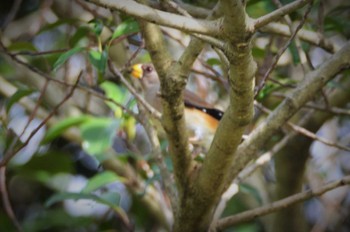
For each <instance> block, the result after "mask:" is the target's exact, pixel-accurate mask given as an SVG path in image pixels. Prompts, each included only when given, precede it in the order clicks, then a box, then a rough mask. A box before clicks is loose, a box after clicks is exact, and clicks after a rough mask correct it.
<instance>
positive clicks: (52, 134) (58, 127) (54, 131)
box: [41, 115, 91, 144]
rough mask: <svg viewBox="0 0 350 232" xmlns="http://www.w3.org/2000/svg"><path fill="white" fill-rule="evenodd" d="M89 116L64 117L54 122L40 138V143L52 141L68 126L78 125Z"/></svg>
mask: <svg viewBox="0 0 350 232" xmlns="http://www.w3.org/2000/svg"><path fill="white" fill-rule="evenodd" d="M90 118H91V117H90V116H87V115H82V116H79V117H72V118H66V119H63V120H62V121H60V122H58V123H57V124H55V125H54V126H53V127H51V128H50V129H49V130H48V131H47V132H46V134H45V137H44V139H43V140H42V142H41V143H42V144H45V143H48V142H50V141H52V140H53V139H55V138H57V137H58V136H60V135H61V134H62V133H63V132H64V131H65V130H67V129H68V128H70V127H73V126H77V125H80V124H81V123H83V122H86V121H87V120H89V119H90Z"/></svg>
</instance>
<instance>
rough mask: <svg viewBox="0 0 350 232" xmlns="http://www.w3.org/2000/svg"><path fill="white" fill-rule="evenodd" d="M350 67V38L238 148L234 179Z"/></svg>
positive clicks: (308, 76)
mask: <svg viewBox="0 0 350 232" xmlns="http://www.w3.org/2000/svg"><path fill="white" fill-rule="evenodd" d="M348 68H350V42H348V43H346V44H345V46H344V47H343V48H342V49H341V50H340V51H339V52H337V53H336V54H335V55H333V56H332V57H331V58H330V59H328V60H327V61H326V62H324V63H323V64H322V66H320V67H319V68H318V69H316V70H314V71H312V72H310V73H308V74H307V75H306V76H305V77H304V78H303V81H302V82H301V84H300V86H299V87H298V88H296V89H295V90H294V91H293V92H292V93H291V94H290V96H289V97H287V98H286V99H285V100H284V101H283V102H282V103H281V104H280V105H279V106H278V107H277V109H276V110H274V112H273V113H272V114H270V115H269V117H268V118H267V119H266V120H265V121H264V122H263V123H261V124H260V125H259V127H257V128H256V129H255V130H254V131H253V132H252V133H251V135H250V136H249V137H248V138H247V140H245V141H244V142H243V143H242V144H241V145H240V146H239V148H238V150H237V152H236V155H235V157H236V158H235V160H234V162H233V163H232V164H234V166H233V168H232V170H231V174H230V180H232V179H234V178H235V177H236V176H237V174H238V173H239V172H240V170H241V169H242V168H244V167H245V165H246V164H247V163H248V162H249V161H251V160H253V159H255V158H256V155H257V153H258V152H257V151H258V149H260V148H261V147H262V146H263V145H264V143H266V141H267V140H268V139H269V138H270V137H271V136H272V135H273V134H274V133H275V132H276V131H277V130H278V129H279V128H280V127H281V126H282V125H284V124H285V123H286V122H287V120H288V119H289V118H290V117H291V116H293V114H295V113H296V112H297V111H298V110H299V108H300V107H302V106H303V105H304V104H305V103H306V102H307V101H309V100H310V99H311V98H313V97H314V96H315V94H316V93H317V91H319V90H320V89H321V88H322V87H323V86H324V85H325V84H326V83H327V82H328V81H329V80H331V79H332V78H333V77H334V76H335V75H336V74H338V73H339V72H340V71H342V70H344V69H348Z"/></svg>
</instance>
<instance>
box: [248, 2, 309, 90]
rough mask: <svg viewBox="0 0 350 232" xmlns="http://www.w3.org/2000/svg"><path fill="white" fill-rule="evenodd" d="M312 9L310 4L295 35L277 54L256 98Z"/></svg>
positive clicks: (259, 87) (259, 86)
mask: <svg viewBox="0 0 350 232" xmlns="http://www.w3.org/2000/svg"><path fill="white" fill-rule="evenodd" d="M311 7H312V4H311V3H310V5H309V7H308V8H307V9H306V12H305V14H304V15H303V18H302V19H301V21H300V23H299V24H298V26H297V27H296V28H295V30H294V32H293V34H292V35H291V37H290V38H289V39H288V41H287V42H286V43H285V45H284V46H283V47H282V48H281V49H280V50H279V51H278V52H277V54H276V56H275V57H274V60H273V63H272V64H271V66H270V67H269V69H268V70H267V71H266V73H265V75H264V77H263V78H262V80H261V82H260V84H259V85H258V88H257V90H256V92H255V97H256V96H257V95H258V94H259V92H260V90H261V89H262V88H263V87H264V86H265V83H266V81H267V80H268V78H269V76H270V74H271V72H272V71H273V70H274V69H275V67H276V65H277V62H278V61H279V59H280V58H281V56H282V54H283V53H284V52H285V51H286V50H287V48H288V47H289V45H290V44H291V42H292V41H293V39H294V38H295V36H296V35H297V33H298V31H299V30H300V29H301V28H302V26H303V25H304V23H305V20H306V18H307V16H308V15H309V13H310V11H311Z"/></svg>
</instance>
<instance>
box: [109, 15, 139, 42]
mask: <svg viewBox="0 0 350 232" xmlns="http://www.w3.org/2000/svg"><path fill="white" fill-rule="evenodd" d="M138 31H140V27H139V24H138V23H137V21H135V20H134V19H128V20H125V21H124V22H122V23H121V24H119V25H118V26H117V28H116V29H115V30H114V32H113V35H112V38H111V41H112V40H114V39H116V38H118V37H119V36H121V35H126V34H132V33H136V32H138Z"/></svg>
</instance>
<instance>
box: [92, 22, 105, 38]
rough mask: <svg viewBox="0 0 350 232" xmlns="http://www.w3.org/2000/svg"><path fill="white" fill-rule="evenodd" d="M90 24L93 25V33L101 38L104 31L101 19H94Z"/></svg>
mask: <svg viewBox="0 0 350 232" xmlns="http://www.w3.org/2000/svg"><path fill="white" fill-rule="evenodd" d="M89 24H91V25H92V31H93V32H94V33H95V35H97V36H100V35H101V33H102V30H103V22H102V20H100V19H93V20H90V21H89Z"/></svg>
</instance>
